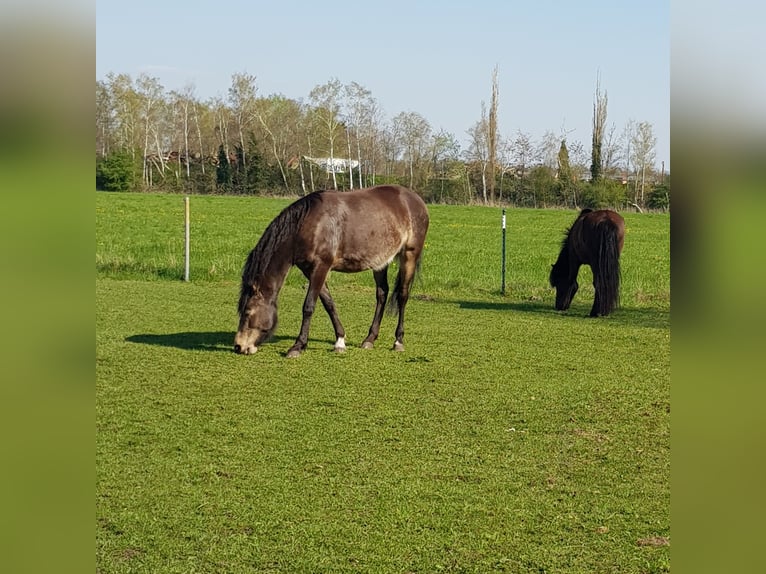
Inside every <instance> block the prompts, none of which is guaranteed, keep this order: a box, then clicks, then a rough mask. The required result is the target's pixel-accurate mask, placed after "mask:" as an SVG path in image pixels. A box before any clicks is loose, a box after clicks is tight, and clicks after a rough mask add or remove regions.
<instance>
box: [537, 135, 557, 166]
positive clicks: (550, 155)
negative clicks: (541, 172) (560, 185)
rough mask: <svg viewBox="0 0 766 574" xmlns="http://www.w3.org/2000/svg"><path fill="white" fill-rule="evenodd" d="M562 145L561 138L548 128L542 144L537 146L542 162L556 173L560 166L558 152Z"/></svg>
mask: <svg viewBox="0 0 766 574" xmlns="http://www.w3.org/2000/svg"><path fill="white" fill-rule="evenodd" d="M560 146H561V138H560V137H559V136H557V135H556V134H554V133H553V132H552V131H550V130H548V131H546V132H545V133H544V134H543V137H542V139H541V140H540V144H539V145H538V147H537V152H536V153H537V158H538V159H539V160H540V163H541V164H542V165H544V166H545V167H547V168H548V169H550V170H551V172H554V173H555V171H556V168H557V167H558V153H559V147H560Z"/></svg>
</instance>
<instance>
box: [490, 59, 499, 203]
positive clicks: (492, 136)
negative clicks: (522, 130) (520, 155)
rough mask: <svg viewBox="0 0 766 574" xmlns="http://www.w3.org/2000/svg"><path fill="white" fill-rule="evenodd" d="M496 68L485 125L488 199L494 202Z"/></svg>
mask: <svg viewBox="0 0 766 574" xmlns="http://www.w3.org/2000/svg"><path fill="white" fill-rule="evenodd" d="M497 97H498V86H497V66H495V69H494V71H493V72H492V99H491V100H490V104H489V119H488V125H487V138H488V141H487V151H488V155H489V157H488V158H487V159H488V164H487V169H488V171H489V197H490V199H491V200H492V201H495V173H496V170H497V168H496V164H497Z"/></svg>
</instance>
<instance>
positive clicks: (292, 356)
mask: <svg viewBox="0 0 766 574" xmlns="http://www.w3.org/2000/svg"><path fill="white" fill-rule="evenodd" d="M300 356H301V352H300V351H299V350H298V349H290V350H289V351H287V358H288V359H297V358H298V357H300Z"/></svg>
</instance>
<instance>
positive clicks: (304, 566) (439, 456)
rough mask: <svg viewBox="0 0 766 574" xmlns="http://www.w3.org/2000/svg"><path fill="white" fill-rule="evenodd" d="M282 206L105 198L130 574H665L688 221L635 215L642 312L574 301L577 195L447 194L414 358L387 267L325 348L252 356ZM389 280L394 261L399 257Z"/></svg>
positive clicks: (103, 325)
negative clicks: (570, 238) (503, 256)
mask: <svg viewBox="0 0 766 574" xmlns="http://www.w3.org/2000/svg"><path fill="white" fill-rule="evenodd" d="M287 203H288V202H287V200H284V199H267V198H237V197H196V196H195V197H192V198H191V213H192V264H191V279H192V280H191V282H190V283H184V282H183V281H181V278H182V276H183V259H184V256H183V212H184V209H183V199H182V197H180V196H173V195H140V194H105V193H97V194H96V356H97V361H96V425H97V435H96V437H97V438H96V562H97V571H98V572H101V573H104V574H106V573H113V572H114V573H122V572H125V573H127V572H152V573H154V572H179V573H181V572H183V573H190V572H220V573H238V572H284V573H315V572H374V573H378V572H385V573H388V572H392V573H393V572H397V573H398V572H400V573H407V572H418V573H421V572H423V573H425V572H477V573H478V572H524V573H527V572H529V573H533V572H534V573H541V572H546V573H553V572H558V573H593V572H636V573H649V572H667V571H669V570H670V548H669V538H670V269H669V265H670V264H669V259H670V254H669V242H670V237H669V236H670V230H669V227H670V225H669V224H670V218H669V215H667V214H631V213H626V214H624V216H625V219H626V222H627V235H626V239H625V249H624V251H623V256H622V267H623V287H622V297H621V301H622V306H621V307H620V308H619V309H618V310H617V311H615V312H614V314H613V315H611V316H609V317H607V318H599V319H590V318H587V317H586V315H587V313H588V311H589V310H590V306H591V304H592V297H593V290H592V287H591V286H590V274H589V270H588V269H586V268H583V270H582V271H581V275H580V285H581V289H580V292H579V293H578V295H577V297H576V299H575V302H574V304H573V305H572V308H571V309H570V310H569V311H568V312H566V313H559V312H556V311H555V310H554V309H553V298H554V292H553V290H552V289H551V288H549V287H548V284H547V275H548V270H549V269H550V264H551V263H553V261H554V260H555V258H556V255H557V254H558V248H559V245H560V241H561V238H562V234H563V232H564V230H565V229H566V227H567V226H568V225H569V224H570V223H571V222H572V221H573V219H574V217H575V215H576V214H575V212H570V211H557V210H550V211H545V210H517V209H508V210H507V221H508V230H507V234H508V236H507V246H508V256H507V287H506V290H507V292H506V295H505V296H502V295H500V239H501V230H500V220H501V215H500V213H501V211H500V209H498V208H488V207H458V206H429V210H430V213H431V228H430V231H429V236H428V240H427V246H426V250H425V256H424V260H423V265H422V269H421V274H420V276H419V278H418V280H417V282H416V284H415V287H414V299H413V300H411V302H410V304H409V306H408V308H407V323H406V337H405V345H406V351H405V352H404V353H394V352H392V351H390V350H389V349H390V346H391V344H392V343H393V330H394V326H395V319H394V317H391V316H388V315H387V316H385V317H384V319H383V325H382V328H381V336H380V338H379V340H378V343H377V346H376V348H375V349H374V350H371V351H364V350H362V349H359V348H358V345H359V344H360V343H361V341H362V339H363V338H364V336H365V335H366V334H367V329H368V327H369V322H370V320H371V318H372V311H373V308H374V286H373V281H372V276H371V274H370V273H369V272H367V273H361V274H355V275H342V274H334V275H332V276H331V278H330V287H331V290H332V292H333V295H334V298H335V300H336V303H337V305H338V308H339V312H340V316H341V319H342V320H343V322H344V326H345V327H346V331H347V342H348V344H349V349H348V351H347V352H346V353H345V354H336V353H333V352H332V346H333V342H334V336H333V331H332V328H331V326H330V322H329V319H328V318H327V316H326V314H325V313H324V311H323V310H322V309H321V306H318V308H317V312H316V314H315V316H314V320H313V323H312V329H311V334H310V337H309V347H308V349H307V351H306V352H305V353H304V354H303V355H302V356H301V357H300V358H298V359H295V360H288V359H285V358H284V354H285V353H286V351H287V349H288V348H289V347H290V345H291V344H292V342H293V340H294V338H295V336H296V335H297V332H298V327H299V325H300V309H301V304H302V300H303V295H304V289H305V284H306V281H305V280H304V279H303V278H302V276H301V275H300V274H299V273H297V272H295V271H293V272H291V274H290V275H289V277H288V280H287V282H286V283H285V287H284V288H283V290H282V292H281V294H280V298H279V310H280V316H279V319H280V323H279V330H278V332H277V334H276V337H275V339H274V340H272V342H271V343H269V344H266V345H265V346H263V347H262V348H261V349H260V350H259V351H258V353H256V354H255V355H253V356H249V357H245V356H240V355H235V354H234V353H233V352H232V351H231V347H232V343H233V337H234V332H235V330H236V327H237V316H236V301H237V296H238V290H239V273H240V270H241V266H242V264H243V262H244V259H245V257H246V255H247V253H248V252H249V251H250V249H251V248H252V247H253V245H254V244H255V242H256V241H257V239H258V237H259V235H260V233H261V232H262V231H263V229H264V228H265V226H266V225H267V224H268V222H269V221H270V220H271V219H272V218H273V217H274V216H275V215H276V214H277V213H278V212H279V210H280V209H281V208H282V207H284V206H285V205H287ZM391 275H392V274H390V276H391Z"/></svg>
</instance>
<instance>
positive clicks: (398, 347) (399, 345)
mask: <svg viewBox="0 0 766 574" xmlns="http://www.w3.org/2000/svg"><path fill="white" fill-rule="evenodd" d="M391 350H392V351H397V352H400V353H401V352H402V351H404V343H400V342H399V341H395V342H394V347H393V349H391Z"/></svg>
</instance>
